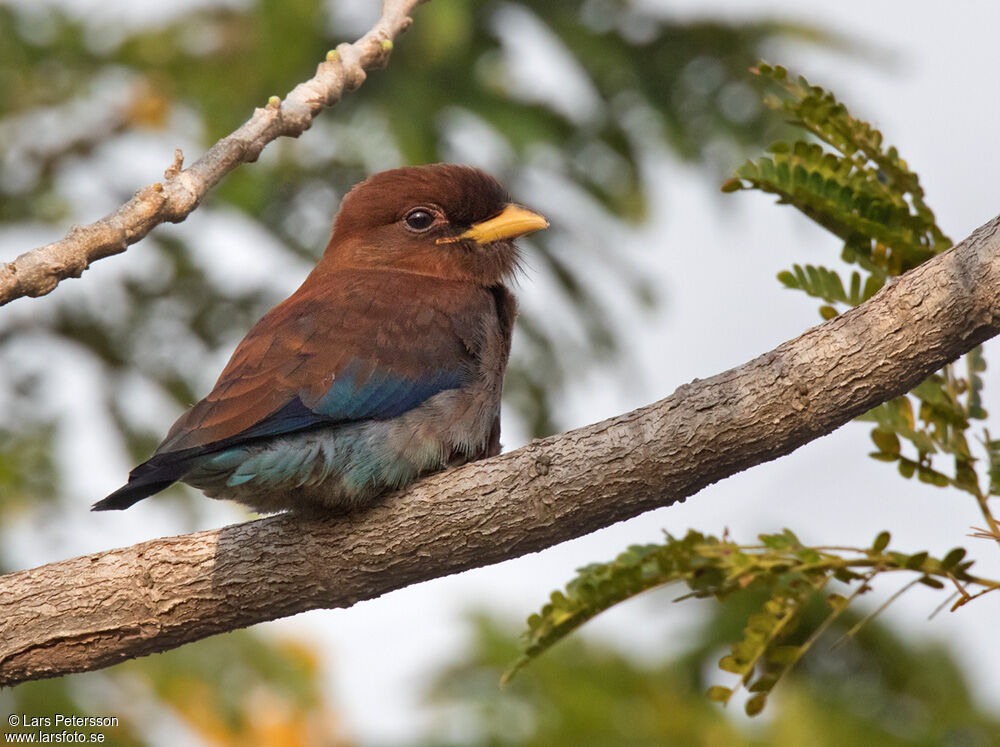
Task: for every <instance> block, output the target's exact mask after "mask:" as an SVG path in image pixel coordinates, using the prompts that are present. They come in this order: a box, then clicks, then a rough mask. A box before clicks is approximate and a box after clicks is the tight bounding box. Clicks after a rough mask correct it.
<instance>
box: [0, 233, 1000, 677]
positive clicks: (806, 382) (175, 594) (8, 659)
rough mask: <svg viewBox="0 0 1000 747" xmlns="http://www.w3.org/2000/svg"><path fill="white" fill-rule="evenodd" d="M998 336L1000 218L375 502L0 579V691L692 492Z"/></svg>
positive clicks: (469, 561) (448, 566) (557, 537)
mask: <svg viewBox="0 0 1000 747" xmlns="http://www.w3.org/2000/svg"><path fill="white" fill-rule="evenodd" d="M998 333H1000V218H996V219H994V220H993V221H991V222H990V223H988V224H986V225H985V226H983V227H981V228H979V229H978V230H977V231H975V232H974V233H973V234H972V235H971V236H970V237H969V238H967V239H966V240H965V241H963V242H962V243H961V244H959V245H958V246H956V247H954V248H953V249H951V250H949V251H947V252H945V253H943V254H941V255H939V256H937V257H935V258H934V259H932V260H930V261H928V262H926V263H924V264H922V265H920V266H919V267H917V268H915V269H914V270H912V271H910V272H908V273H906V274H905V275H903V276H902V277H900V278H898V279H895V280H893V281H892V282H891V283H889V284H888V285H886V286H885V287H884V288H883V289H882V290H881V291H880V292H879V293H878V294H876V295H875V296H874V297H872V298H871V299H869V300H868V301H866V302H865V303H863V304H861V305H860V306H858V307H856V308H854V309H851V310H849V311H847V312H845V313H844V314H842V315H840V316H838V317H836V318H834V319H831V320H830V321H828V322H825V323H824V324H821V325H819V326H817V327H814V328H812V329H810V330H808V331H807V332H805V333H804V334H803V335H801V336H800V337H798V338H796V339H794V340H790V341H789V342H786V343H784V344H782V345H780V346H778V347H777V348H775V349H774V350H772V351H770V352H767V353H764V354H763V355H761V356H759V357H758V358H756V359H754V360H752V361H750V362H749V363H746V364H744V365H742V366H738V367H736V368H733V369H731V370H729V371H725V372H723V373H721V374H718V375H716V376H713V377H711V378H709V379H706V380H704V381H694V382H692V383H690V384H685V385H684V386H682V387H680V388H679V389H678V390H677V391H676V392H675V393H674V394H673V395H671V396H670V397H667V398H666V399H664V400H661V401H660V402H656V403H654V404H652V405H648V406H647V407H643V408H640V409H638V410H634V411H632V412H629V413H625V414H623V415H620V416H618V417H615V418H611V419H609V420H605V421H603V422H600V423H595V424H594V425H590V426H587V427H585V428H580V429H578V430H575V431H570V432H569V433H563V434H561V435H558V436H553V437H551V438H548V439H545V440H541V441H535V442H533V443H531V444H529V445H528V446H526V447H524V448H522V449H518V450H517V451H514V452H511V453H509V454H504V455H501V456H499V457H495V458H493V459H488V460H484V461H482V462H477V463H474V464H470V465H466V466H464V467H460V468H458V469H454V470H450V471H447V472H444V473H441V474H438V475H433V476H431V477H429V478H427V479H426V480H422V481H420V482H418V483H417V484H416V485H414V486H413V487H412V488H410V489H409V490H407V491H406V492H403V493H399V494H395V495H393V496H389V497H388V498H387V499H386V500H385V501H383V502H382V503H381V504H380V505H378V506H376V507H374V508H373V509H371V510H368V511H365V512H362V513H358V514H353V515H348V516H341V517H330V518H328V519H323V520H316V519H305V518H303V517H300V516H294V515H279V516H273V517H270V518H267V519H261V520H259V521H254V522H250V523H247V524H240V525H236V526H231V527H226V528H225V529H222V530H218V531H207V532H199V533H196V534H190V535H185V536H181V537H171V538H167V539H159V540H153V541H150V542H144V543H142V544H139V545H135V546H133V547H128V548H124V549H120V550H111V551H109V552H105V553H97V554H94V555H88V556H84V557H80V558H74V559H72V560H66V561H61V562H58V563H51V564H49V565H46V566H42V567H41V568H36V569H33V570H28V571H21V572H18V573H12V574H9V575H7V576H2V577H0V686H2V685H12V684H15V683H18V682H22V681H25V680H30V679H38V678H42V677H54V676H57V675H61V674H65V673H68V672H79V671H85V670H90V669H97V668H99V667H104V666H108V665H110V664H114V663H116V662H119V661H122V660H124V659H128V658H133V657H136V656H141V655H144V654H149V653H153V652H156V651H165V650H167V649H170V648H175V647H177V646H180V645H183V644H184V643H188V642H190V641H194V640H198V639H199V638H204V637H206V636H209V635H213V634H215V633H221V632H225V631H229V630H234V629H236V628H240V627H245V626H248V625H253V624H255V623H258V622H262V621H264V620H273V619H275V618H278V617H283V616H286V615H291V614H295V613H297V612H303V611H305V610H310V609H316V608H320V607H349V606H351V605H352V604H354V603H355V602H357V601H358V600H361V599H370V598H372V597H376V596H379V595H381V594H385V593H386V592H388V591H391V590H393V589H398V588H401V587H404V586H408V585H410V584H414V583H417V582H419V581H425V580H428V579H431V578H436V577H439V576H445V575H447V574H450V573H456V572H458V571H462V570H465V569H468V568H474V567H479V566H484V565H489V564H490V563H496V562H499V561H501V560H506V559H508V558H513V557H518V556H521V555H524V554H526V553H529V552H534V551H537V550H541V549H543V548H546V547H549V546H551V545H554V544H556V543H559V542H563V541H565V540H568V539H572V538H573V537H578V536H580V535H582V534H586V533H588V532H591V531H594V530H595V529H599V528H601V527H605V526H608V525H610V524H613V523H615V522H617V521H622V520H624V519H628V518H631V517H633V516H636V515H637V514H640V513H642V512H644V511H648V510H650V509H652V508H657V507H659V506H667V505H670V504H672V503H675V502H677V501H683V500H684V499H685V498H687V497H688V496H690V495H694V494H695V493H697V492H698V491H699V490H701V489H702V488H703V487H705V486H706V485H709V484H711V483H713V482H716V481H718V480H721V479H723V478H725V477H728V476H730V475H733V474H735V473H737V472H739V471H741V470H744V469H747V468H748V467H752V466H753V465H756V464H760V463H762V462H765V461H769V460H771V459H776V458H778V457H780V456H783V455H785V454H788V453H789V452H791V451H793V450H795V449H796V448H798V447H799V446H801V445H803V444H805V443H807V442H809V441H811V440H813V439H815V438H818V437H819V436H822V435H824V434H826V433H829V432H831V431H833V430H834V429H836V428H838V427H840V426H841V425H843V424H844V423H846V422H848V421H849V420H850V419H851V418H853V417H855V416H857V415H860V414H861V413H863V412H866V411H867V410H869V409H871V408H872V407H874V406H875V405H877V404H879V403H881V402H884V401H885V400H887V399H890V398H892V397H896V396H899V395H900V394H903V393H904V392H907V391H909V390H910V389H912V388H913V387H914V386H916V385H917V384H919V383H920V382H921V381H923V380H924V379H925V378H926V377H927V376H928V375H929V374H931V373H932V372H934V371H936V370H938V369H939V368H941V366H942V365H944V364H945V363H948V362H950V361H952V360H954V359H955V358H957V357H958V356H960V355H962V354H964V353H966V352H968V351H969V350H971V349H972V348H974V347H975V346H976V345H979V344H980V343H982V342H983V341H984V340H986V339H989V338H990V337H993V336H994V335H996V334H998ZM133 510H142V509H141V508H139V509H133Z"/></svg>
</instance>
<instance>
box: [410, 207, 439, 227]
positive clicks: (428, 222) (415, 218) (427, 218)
mask: <svg viewBox="0 0 1000 747" xmlns="http://www.w3.org/2000/svg"><path fill="white" fill-rule="evenodd" d="M403 220H405V221H406V226H407V228H409V229H410V230H412V231H426V230H427V229H428V228H430V227H431V226H432V225H434V214H433V213H432V212H430V211H429V210H426V209H425V208H414V209H413V210H411V211H410V212H408V213H407V214H406V217H405V218H404V219H403Z"/></svg>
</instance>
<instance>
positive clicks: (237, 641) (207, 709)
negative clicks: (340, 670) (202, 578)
mask: <svg viewBox="0 0 1000 747" xmlns="http://www.w3.org/2000/svg"><path fill="white" fill-rule="evenodd" d="M320 674H321V673H320V669H319V665H318V662H317V660H316V654H315V653H314V652H313V651H311V650H310V649H309V648H308V647H306V646H304V645H302V644H299V643H295V642H290V641H275V640H273V639H264V638H262V637H260V636H258V635H255V634H253V633H249V632H246V631H237V632H235V633H230V634H227V635H225V636H217V637H215V638H212V639H210V640H204V641H199V642H197V643H193V644H191V645H188V646H184V647H183V648H180V649H176V650H174V651H170V652H167V653H165V654H161V655H157V656H153V657H151V658H146V659H137V660H133V661H129V662H126V663H124V664H122V665H120V666H119V667H117V668H116V669H115V670H113V673H112V672H108V673H96V674H85V675H71V676H68V677H62V678H59V679H55V680H41V681H38V682H28V683H25V684H23V685H19V686H18V687H15V688H12V689H6V690H3V691H2V692H0V711H3V712H4V713H5V714H12V713H13V714H21V715H28V716H32V715H34V716H42V715H45V716H49V717H51V716H52V714H57V713H58V714H62V715H65V716H69V715H78V716H94V715H101V716H114V717H116V718H117V719H118V721H119V723H118V725H117V726H113V727H95V728H93V729H89V728H87V729H82V730H79V731H80V732H81V733H83V734H84V736H85V738H87V739H91V737H90V735H91V734H102V735H104V737H105V740H106V741H104V742H103V743H104V744H108V745H112V746H114V747H118V746H121V747H126V746H130V745H141V744H149V743H150V738H151V736H152V737H153V740H154V742H155V743H159V744H166V743H168V742H166V741H164V740H163V739H162V737H156V736H155V734H156V732H157V731H163V732H164V733H165V734H169V735H171V736H170V740H169V743H172V744H186V743H189V742H190V741H194V740H196V741H197V742H200V743H203V744H211V745H218V746H219V747H229V746H231V747H251V746H253V747H274V745H290V746H291V745H303V747H304V746H306V745H320V744H322V745H330V746H331V747H333V746H334V745H344V744H348V743H349V742H348V741H347V740H346V738H345V736H344V734H343V729H342V726H341V724H340V723H339V722H338V721H337V718H336V715H335V714H334V712H333V711H331V710H330V709H329V708H328V707H327V706H326V703H325V702H324V698H323V691H322V688H321V686H320ZM5 721H6V720H5ZM157 722H159V723H157ZM2 729H3V730H4V731H5V732H7V733H11V734H16V733H30V732H34V731H36V730H34V729H25V728H20V729H7V725H6V723H4V726H3V727H2ZM42 731H43V732H45V731H48V732H53V733H58V732H60V731H62V730H61V729H57V728H52V729H42Z"/></svg>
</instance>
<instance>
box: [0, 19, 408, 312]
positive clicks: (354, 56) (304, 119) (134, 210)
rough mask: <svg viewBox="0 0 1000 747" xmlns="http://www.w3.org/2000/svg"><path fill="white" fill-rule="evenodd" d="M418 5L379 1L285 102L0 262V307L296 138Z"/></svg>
mask: <svg viewBox="0 0 1000 747" xmlns="http://www.w3.org/2000/svg"><path fill="white" fill-rule="evenodd" d="M421 2H423V0H385V2H384V4H383V6H382V15H381V17H380V18H379V20H378V22H377V23H376V24H375V25H374V26H373V27H372V28H371V30H370V31H369V32H368V33H367V34H365V35H364V36H363V37H361V38H360V39H358V40H357V41H356V42H354V43H353V44H341V45H339V46H338V47H337V49H336V51H335V52H331V53H329V54H328V55H327V59H326V61H324V62H322V63H320V65H319V66H318V67H317V68H316V75H315V76H313V77H312V78H310V79H309V80H307V81H306V82H304V83H300V84H299V85H297V86H296V87H295V88H294V89H292V91H291V92H290V93H289V94H288V95H287V96H286V97H285V100H284V101H281V100H279V99H278V98H277V97H276V96H274V97H272V98H271V100H270V101H269V102H268V103H267V106H265V107H264V108H262V109H255V110H254V113H253V116H252V117H250V119H248V120H247V121H246V122H244V123H243V125H242V126H241V127H240V128H239V129H237V130H236V131H235V132H233V133H232V134H230V135H227V136H226V137H224V138H222V139H221V140H219V142H217V143H216V144H215V145H213V146H212V147H211V149H210V150H209V151H208V152H207V153H205V155H203V156H202V157H201V158H199V159H198V160H197V161H195V162H194V163H193V164H192V165H191V166H189V167H188V168H186V169H181V165H182V163H183V159H182V156H181V152H180V151H179V150H178V151H177V152H176V158H175V160H174V163H173V165H171V166H170V167H169V168H168V169H167V170H166V172H164V180H163V181H162V182H157V183H155V184H151V185H149V186H147V187H143V188H142V189H140V190H139V191H138V192H136V193H135V195H134V196H133V197H132V199H131V200H129V201H128V202H126V203H125V204H124V205H122V206H121V207H119V208H118V209H117V210H115V211H114V212H113V213H110V214H109V215H106V216H104V217H103V218H101V219H100V220H98V221H96V222H94V223H91V224H89V225H87V226H74V227H73V228H71V229H70V231H69V232H68V233H67V234H66V236H65V238H62V239H60V240H59V241H56V242H54V243H52V244H47V245H45V246H42V247H39V248H37V249H33V250H31V251H29V252H25V253H24V254H22V255H21V256H19V257H17V259H15V260H13V261H12V262H6V263H4V264H0V306H2V305H3V304H5V303H8V302H10V301H13V300H14V299H15V298H20V297H22V296H44V295H45V294H46V293H50V292H51V291H52V290H53V289H54V288H55V287H56V286H57V285H58V284H59V283H60V282H61V281H63V280H65V279H66V278H71V277H73V278H78V277H80V275H81V274H83V271H84V270H86V269H87V268H88V267H89V266H90V264H91V263H92V262H94V261H96V260H98V259H103V258H104V257H110V256H112V255H114V254H120V253H121V252H123V251H125V249H126V248H128V246H129V245H130V244H134V243H135V242H137V241H139V239H141V238H143V237H144V236H145V235H146V234H148V233H149V232H150V231H151V230H153V229H154V228H155V227H156V226H158V225H160V224H161V223H164V222H166V221H169V222H171V223H180V222H181V221H182V220H184V219H185V218H186V217H187V216H188V215H189V214H190V213H191V212H192V211H193V210H194V209H195V208H196V207H198V204H199V203H200V202H201V200H202V198H204V197H205V195H206V194H207V193H208V190H210V189H211V188H212V187H214V186H215V185H216V184H217V183H218V182H219V181H220V180H221V179H222V177H224V176H225V175H226V174H228V173H229V172H230V171H232V170H233V169H235V168H236V167H237V166H239V165H240V164H242V163H249V162H253V161H256V160H257V157H258V156H259V155H260V153H261V151H262V150H263V149H264V147H265V146H266V145H267V144H268V143H270V142H271V141H272V140H275V139H277V138H279V137H282V136H288V137H298V136H299V135H301V134H302V133H303V132H305V131H306V130H307V129H309V127H310V126H311V125H312V121H313V119H315V118H316V116H317V115H318V114H319V113H320V112H321V111H322V110H323V109H324V108H325V107H328V106H333V105H334V104H336V103H337V102H338V101H340V98H341V96H343V94H344V92H345V91H353V90H355V89H357V88H358V87H360V86H361V84H362V83H364V81H365V77H366V71H368V70H372V69H375V68H379V67H382V66H384V65H385V63H386V62H387V61H388V59H389V53H390V52H391V50H392V40H393V39H395V38H396V36H398V35H399V34H400V33H401V32H403V31H404V30H406V28H407V27H408V26H409V25H410V18H409V14H410V12H411V11H412V10H413V9H414V8H415V7H416V6H417V5H419V4H420V3H421Z"/></svg>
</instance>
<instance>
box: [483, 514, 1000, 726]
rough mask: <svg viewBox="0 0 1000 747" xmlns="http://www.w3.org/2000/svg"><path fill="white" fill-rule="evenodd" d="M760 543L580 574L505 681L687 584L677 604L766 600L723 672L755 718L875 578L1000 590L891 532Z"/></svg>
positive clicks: (957, 559)
mask: <svg viewBox="0 0 1000 747" xmlns="http://www.w3.org/2000/svg"><path fill="white" fill-rule="evenodd" d="M759 539H760V542H761V544H759V545H739V544H737V543H735V542H733V541H731V540H730V539H729V538H728V537H726V536H723V538H722V539H718V538H716V537H712V536H707V535H703V534H701V533H699V532H695V531H690V532H688V534H687V535H686V536H684V537H683V538H676V537H672V536H670V535H667V539H666V541H665V542H663V543H660V544H649V545H635V546H633V547H630V548H629V549H628V550H626V551H625V552H624V553H622V554H621V555H619V556H618V557H617V558H615V559H614V560H613V561H611V562H610V563H596V564H592V565H589V566H586V567H584V568H581V569H580V570H579V572H578V575H577V576H576V578H574V579H573V580H572V581H570V583H569V584H568V585H567V586H566V590H565V592H559V591H556V592H553V594H552V597H551V599H550V601H549V603H548V604H546V605H545V606H544V607H543V608H542V610H541V612H540V613H539V614H535V615H532V616H531V617H529V618H528V630H527V632H526V633H525V636H524V642H523V646H522V648H523V652H522V654H521V656H520V658H518V659H517V660H516V661H515V662H514V663H513V664H512V665H511V666H510V667H509V668H508V669H507V671H506V672H505V674H504V680H503V681H504V682H508V681H510V679H511V678H512V677H513V675H514V674H515V673H516V672H517V671H518V670H519V669H520V668H521V667H523V666H524V665H526V664H527V663H528V662H530V661H531V660H532V659H534V658H535V657H537V656H539V655H540V654H541V653H543V652H544V651H546V650H547V649H549V648H550V647H551V646H552V645H554V644H555V643H557V642H558V641H560V640H562V639H563V638H565V637H566V636H568V635H569V634H570V633H572V632H573V631H574V630H576V629H577V628H579V627H580V626H581V625H583V624H584V623H585V622H586V621H587V620H589V619H591V618H593V617H594V616H595V615H597V614H599V613H600V612H602V611H604V610H606V609H608V608H609V607H611V606H613V605H615V604H618V603H619V602H621V601H623V600H625V599H628V598H631V597H634V596H636V595H637V594H640V593H642V592H644V591H646V590H648V589H651V588H653V587H656V586H662V585H665V584H671V583H676V582H684V583H685V584H686V585H687V586H688V588H689V589H690V591H689V592H688V593H687V594H685V595H683V596H681V597H679V598H678V601H679V600H681V599H687V598H699V599H700V598H707V597H714V598H716V599H719V600H722V599H726V598H727V597H729V596H732V595H738V594H751V593H757V594H761V593H763V594H766V601H765V602H764V603H763V605H762V606H761V608H760V609H759V610H757V611H756V612H754V613H753V614H752V615H750V616H749V618H748V619H747V622H746V627H745V629H744V631H743V637H742V639H741V640H740V641H738V642H737V643H735V644H733V645H732V650H731V653H730V654H728V655H727V656H724V657H723V658H722V659H721V660H720V661H719V667H720V668H721V669H722V670H724V671H726V672H731V673H733V674H737V675H739V678H740V679H739V683H738V685H743V686H746V687H747V688H748V689H749V691H750V692H751V693H753V695H752V696H751V697H750V699H749V700H747V702H746V706H745V707H746V711H747V713H748V714H749V715H751V716H754V715H756V714H757V713H759V712H760V711H761V710H762V709H763V707H764V704H765V701H766V698H767V696H768V694H770V692H771V690H772V689H773V688H774V686H775V685H776V684H777V683H778V681H779V680H780V679H781V678H782V677H783V676H784V675H785V674H786V673H787V672H788V670H789V669H790V668H791V667H792V666H793V665H794V664H795V663H796V662H797V661H799V659H801V658H802V656H803V655H804V654H805V653H806V652H807V651H808V650H809V648H810V647H811V646H812V645H813V643H814V642H815V640H816V639H817V638H818V637H819V635H820V634H821V633H822V632H823V631H824V630H826V628H827V627H828V626H829V625H830V624H832V623H833V622H834V621H835V620H836V619H837V617H839V616H840V615H841V614H842V613H843V612H844V610H845V609H847V606H848V604H849V602H850V601H852V600H853V599H854V598H855V597H857V596H859V595H861V594H864V593H867V592H868V591H870V590H871V585H870V584H871V582H872V580H873V579H874V578H875V577H876V576H878V575H880V574H885V573H890V572H894V571H895V572H906V573H912V574H914V575H915V578H914V579H913V583H921V584H924V585H925V586H929V587H931V588H935V589H943V588H945V585H946V582H947V583H948V584H954V585H955V586H956V587H957V588H959V589H960V590H961V593H962V594H963V595H964V596H962V599H960V600H959V604H961V603H964V601H967V599H969V598H971V597H970V595H969V594H968V592H966V591H965V590H964V586H963V585H974V586H980V587H982V588H983V589H984V590H992V589H996V588H998V587H1000V583H997V582H993V581H989V580H987V579H982V578H978V577H976V576H973V575H971V574H970V573H969V568H970V567H971V566H972V563H973V561H971V560H965V550H964V549H962V548H956V549H955V550H952V551H951V552H950V553H948V554H947V555H945V556H944V557H943V558H940V559H937V558H933V557H931V556H929V555H928V553H926V552H923V551H921V552H918V553H913V554H904V553H900V552H895V551H890V550H888V543H889V534H888V532H883V533H881V534H880V535H879V536H878V537H877V538H876V539H875V541H874V542H873V544H872V546H871V547H870V548H858V549H845V548H836V549H834V548H825V547H809V546H805V545H803V544H802V543H801V542H799V540H798V538H797V537H796V536H795V534H793V533H792V532H791V531H790V530H788V529H785V530H784V531H783V532H782V533H781V534H770V535H767V534H765V535H761V536H760V538H759ZM832 581H838V582H840V583H842V584H846V585H847V586H848V587H853V589H854V590H853V592H852V593H851V595H850V597H844V596H843V595H841V594H840V593H838V592H832V591H828V590H827V587H828V585H829V584H830V583H831V582H832ZM904 588H906V587H904ZM820 592H822V593H824V594H825V598H826V602H827V604H828V606H829V611H828V615H827V616H826V618H825V619H824V620H823V621H822V623H820V624H819V625H818V627H817V628H816V630H815V631H813V633H812V635H810V636H809V638H808V639H807V640H805V641H804V642H803V643H801V644H798V645H788V644H787V643H786V641H787V639H788V637H789V636H790V635H791V634H792V633H793V632H795V630H796V629H797V626H798V623H799V620H800V618H801V616H802V613H803V610H805V609H806V608H807V607H808V606H809V605H810V604H811V603H812V601H813V598H814V596H815V595H816V594H818V593H820ZM956 606H957V605H956ZM732 694H733V688H731V687H724V686H721V685H715V686H713V687H711V688H710V689H709V691H708V697H709V698H710V699H711V700H716V701H720V702H723V703H725V702H728V701H729V699H730V698H731V697H732Z"/></svg>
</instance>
